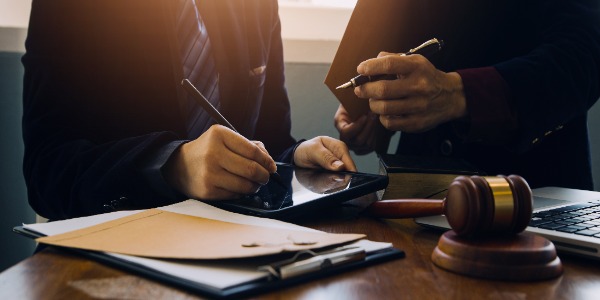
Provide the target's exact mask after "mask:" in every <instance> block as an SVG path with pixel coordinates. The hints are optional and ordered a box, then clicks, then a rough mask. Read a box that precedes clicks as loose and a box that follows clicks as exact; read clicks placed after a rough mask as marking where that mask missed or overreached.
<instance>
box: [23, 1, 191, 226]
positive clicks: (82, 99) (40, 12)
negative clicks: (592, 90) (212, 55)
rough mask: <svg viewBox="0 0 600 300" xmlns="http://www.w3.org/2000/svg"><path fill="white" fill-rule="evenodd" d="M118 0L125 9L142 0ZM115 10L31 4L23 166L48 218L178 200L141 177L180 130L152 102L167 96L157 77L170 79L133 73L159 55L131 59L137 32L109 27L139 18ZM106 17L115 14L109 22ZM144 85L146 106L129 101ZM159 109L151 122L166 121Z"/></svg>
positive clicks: (32, 196)
mask: <svg viewBox="0 0 600 300" xmlns="http://www.w3.org/2000/svg"><path fill="white" fill-rule="evenodd" d="M109 2H110V1H109ZM144 3H146V2H144ZM121 4H122V5H124V7H123V9H124V10H127V9H128V8H133V7H127V6H128V5H132V6H135V5H138V4H142V3H140V1H132V2H131V3H125V2H123V3H121ZM149 6H151V5H146V7H149ZM109 9H110V5H109V4H108V2H96V1H93V3H92V2H86V3H84V2H80V1H66V0H57V1H33V5H32V12H31V18H30V26H29V29H28V30H29V32H28V38H27V42H26V49H27V52H26V54H25V55H24V56H23V59H22V61H23V64H24V67H25V77H24V94H23V101H24V102H23V106H24V111H23V139H24V144H25V156H24V164H23V167H24V175H25V180H26V183H27V189H28V197H29V202H30V205H31V206H32V207H33V209H34V210H35V211H36V212H37V213H38V214H40V215H42V216H44V217H46V218H49V219H64V218H72V217H76V216H83V215H91V214H97V213H102V212H106V211H111V210H114V209H127V208H147V207H154V206H159V205H164V204H168V203H172V202H175V201H177V200H178V199H177V196H176V195H174V194H170V193H169V192H166V193H161V192H160V191H157V190H156V189H155V188H154V187H153V186H152V185H151V184H149V181H148V180H147V178H146V177H145V176H143V175H142V173H143V172H142V169H143V167H142V165H143V162H144V161H147V160H148V159H149V157H150V156H149V155H151V153H156V151H159V149H161V148H163V147H164V146H165V145H168V144H169V143H172V142H173V141H177V140H178V139H179V138H178V136H177V135H176V134H175V133H174V132H175V130H169V129H171V128H172V129H174V128H176V126H173V125H169V124H172V120H175V119H176V118H175V115H174V113H173V112H172V110H169V109H167V108H165V107H162V106H161V104H159V103H160V102H159V101H154V100H155V99H159V98H163V97H167V94H168V93H166V92H165V91H163V90H161V89H160V88H156V89H154V88H155V86H157V85H152V84H151V83H152V82H155V81H156V82H158V81H162V82H164V80H168V79H166V78H167V77H168V76H165V75H164V74H165V72H157V73H156V74H154V73H152V72H145V73H148V74H149V75H150V76H148V77H145V78H144V79H143V80H141V79H140V80H132V78H136V77H132V76H134V74H135V73H132V72H139V70H146V69H147V67H146V68H144V67H143V66H147V63H148V62H149V61H152V60H153V59H154V58H155V57H154V56H151V54H150V53H148V51H146V53H144V52H139V55H137V56H131V53H129V52H128V50H127V47H124V46H123V45H122V44H120V43H119V42H120V41H122V40H125V39H136V38H137V37H131V36H129V37H126V35H127V33H125V32H123V30H121V32H119V31H114V30H112V29H111V26H123V25H124V24H125V23H123V22H130V21H132V20H133V22H136V21H135V20H134V19H135V18H133V17H130V16H126V15H125V14H123V15H119V14H112V16H111V13H110V12H111V11H112V10H109ZM140 13H141V14H143V13H145V12H140ZM105 17H106V18H107V17H110V18H111V19H112V21H110V22H107V23H104V21H108V20H103V19H102V18H105ZM158 21H159V20H158ZM102 24H106V25H102ZM103 27H108V28H106V30H104V29H103ZM155 34H161V33H160V32H155ZM139 38H145V37H139ZM137 42H139V41H137ZM157 47H160V45H158V46H157ZM138 50H139V49H132V51H133V52H138ZM121 54H122V55H121ZM156 67H157V68H158V70H159V71H160V68H161V66H160V65H158V64H157V65H156ZM135 70H137V71H135ZM164 70H168V69H164ZM167 73H168V72H167ZM161 76H165V77H161ZM136 79H137V78H136ZM145 80H148V82H145ZM148 83H150V84H148ZM144 90H148V93H147V94H140V95H138V96H139V97H140V98H142V99H144V100H147V101H146V102H145V103H144V105H143V106H144V108H143V109H140V105H139V103H137V104H136V103H135V101H131V100H132V99H136V92H135V91H138V92H139V91H144ZM152 94H155V95H156V96H157V97H156V98H155V99H153V98H152V97H151V95H152ZM146 96H148V97H146ZM155 112H162V113H163V114H164V115H163V116H162V117H163V118H162V120H166V121H164V122H165V123H164V124H158V123H156V122H158V121H153V119H154V120H158V119H159V118H157V115H156V114H155ZM161 122H162V121H161ZM162 125H166V126H162ZM160 127H163V128H164V130H163V131H161V130H158V128H160ZM167 155H168V154H167Z"/></svg>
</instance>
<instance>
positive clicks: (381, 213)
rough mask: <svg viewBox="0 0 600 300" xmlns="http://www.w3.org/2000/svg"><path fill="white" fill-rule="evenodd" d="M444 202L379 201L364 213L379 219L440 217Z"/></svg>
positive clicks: (425, 200)
mask: <svg viewBox="0 0 600 300" xmlns="http://www.w3.org/2000/svg"><path fill="white" fill-rule="evenodd" d="M445 203H446V200H437V199H435V200H434V199H395V200H381V201H377V202H373V204H371V205H369V206H368V207H367V209H366V210H365V212H366V213H367V214H369V215H371V216H374V217H380V218H392V219H401V218H417V217H426V216H435V215H441V214H443V213H444V205H445Z"/></svg>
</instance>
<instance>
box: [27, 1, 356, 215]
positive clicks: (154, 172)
mask: <svg viewBox="0 0 600 300" xmlns="http://www.w3.org/2000/svg"><path fill="white" fill-rule="evenodd" d="M187 1H188V2H187V3H184V2H185V1H170V0H144V1H141V0H128V1H120V0H103V1H75V0H56V1H43V0H40V1H37V0H34V1H33V4H32V10H31V18H30V26H29V31H28V37H27V41H26V50H27V51H26V54H25V55H24V56H23V59H22V62H23V65H24V67H25V78H24V104H23V105H24V113H23V137H24V142H25V157H24V174H25V179H26V183H27V189H28V194H29V202H30V204H31V206H32V207H33V208H34V210H35V211H36V212H37V213H38V214H40V215H42V216H44V217H46V218H50V219H64V218H70V217H76V216H83V215H91V214H97V213H101V212H105V211H113V210H118V209H128V208H148V207H156V206H160V205H166V204H170V203H174V202H177V201H180V200H183V199H186V198H196V199H203V200H219V199H227V198H236V197H239V196H240V195H243V194H248V193H253V192H255V191H256V190H257V189H258V188H259V187H260V186H261V185H263V184H265V183H266V182H267V181H268V180H269V176H270V174H271V173H273V172H275V171H276V165H275V162H274V159H273V158H275V160H278V161H283V162H289V163H294V164H296V165H299V166H303V167H313V168H315V167H323V168H327V169H331V170H350V171H355V170H356V167H355V165H354V163H353V161H352V159H351V158H350V156H349V152H348V149H347V147H346V146H345V144H344V143H343V142H341V141H339V140H336V139H333V138H329V137H316V138H313V139H310V140H308V141H301V142H296V140H295V139H294V138H293V137H292V136H291V135H290V130H291V124H290V123H291V120H290V106H289V100H288V97H287V93H286V90H285V86H284V73H283V53H282V41H281V36H280V30H281V28H280V26H281V24H280V22H279V16H278V5H277V1H276V0H270V1H265V0H219V1H212V0H196V1H193V0H187ZM190 3H191V4H190ZM186 5H187V6H186ZM190 5H191V8H190ZM190 10H193V13H192V14H191V16H192V17H193V18H192V19H193V21H191V23H190V22H188V23H185V22H183V21H182V22H180V20H183V17H182V16H183V14H184V13H186V12H188V11H190ZM188 15H189V14H188ZM186 20H187V19H186ZM181 24H183V25H181ZM190 25H191V26H190ZM186 26H187V27H186ZM184 27H185V28H184ZM188 27H190V28H193V29H194V30H195V31H197V32H198V34H199V35H198V36H200V35H201V34H204V35H203V38H204V39H205V40H206V41H210V45H211V48H210V51H207V52H206V53H209V57H212V63H213V64H214V65H215V68H216V72H214V69H211V70H207V69H208V68H207V67H204V64H202V63H201V64H200V65H198V66H196V65H192V68H191V72H200V74H201V75H199V76H196V77H198V78H199V80H200V81H202V80H204V81H206V80H209V79H210V80H212V79H218V81H217V82H218V83H217V84H216V89H217V92H218V93H217V95H218V97H217V100H218V104H217V106H218V107H219V110H220V112H221V113H222V114H223V115H224V116H225V118H226V119H228V120H229V121H230V122H231V123H232V125H233V127H234V128H236V129H237V130H238V131H239V133H236V132H235V131H232V130H231V129H229V128H226V127H223V126H220V125H214V122H212V121H206V120H207V118H206V117H204V119H202V120H204V122H205V124H204V126H195V123H192V122H196V121H195V120H199V119H194V116H192V117H188V116H187V114H188V113H189V112H190V111H192V110H191V109H189V107H191V106H189V105H192V106H193V104H190V102H189V99H190V98H189V97H188V95H187V94H186V93H185V91H184V90H183V89H182V87H181V85H180V83H181V81H182V79H183V78H185V77H187V75H186V74H185V72H186V71H185V68H184V67H187V66H188V64H187V62H186V59H187V57H188V56H189V54H185V55H184V52H183V51H182V49H183V48H184V46H182V45H183V42H184V40H191V41H192V42H195V41H197V40H195V39H190V38H189V37H188V36H189V35H191V33H190V32H191V31H189V30H188V29H187V28H188ZM182 28H184V29H185V31H181V30H182ZM196 28H197V30H196ZM205 30H206V31H205ZM182 32H183V33H182ZM206 36H208V38H206ZM198 38H200V37H198ZM205 44H208V42H205ZM196 46H197V45H196ZM196 46H193V47H192V48H193V49H196V48H194V47H196ZM200 46H203V45H200ZM203 49H204V48H203ZM198 51H200V50H198ZM185 53H191V52H185ZM202 53H204V52H202ZM201 56H202V54H201V55H199V57H201ZM199 59H200V58H199ZM202 59H206V57H204V58H202ZM203 61H204V60H203ZM206 61H211V60H210V59H209V60H206ZM203 67H204V69H203ZM188 71H189V70H188ZM211 71H212V72H213V73H215V74H214V75H211V76H208V75H204V74H209V73H210V72H211ZM202 72H209V73H202ZM213 91H214V90H213ZM211 95H213V94H212V93H211ZM212 98H214V97H213V96H211V99H212ZM211 101H212V100H211ZM204 113H205V112H204ZM202 114H203V112H199V113H198V116H200V117H201V116H202ZM200 117H198V118H200ZM206 122H208V123H206ZM259 141H260V142H259ZM267 149H268V151H267Z"/></svg>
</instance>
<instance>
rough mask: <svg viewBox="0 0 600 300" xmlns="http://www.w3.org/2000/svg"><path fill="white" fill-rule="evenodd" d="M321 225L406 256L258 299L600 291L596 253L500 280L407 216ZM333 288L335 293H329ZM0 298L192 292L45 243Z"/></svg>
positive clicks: (581, 295)
mask: <svg viewBox="0 0 600 300" xmlns="http://www.w3.org/2000/svg"><path fill="white" fill-rule="evenodd" d="M302 225H305V226H308V227H313V228H316V229H320V230H323V231H327V232H336V233H349V232H352V233H364V234H366V235H367V237H368V239H370V240H373V241H384V242H391V243H393V244H394V246H395V247H397V248H400V249H402V250H404V251H405V252H406V257H405V258H403V259H398V260H394V261H390V262H385V263H382V264H378V265H375V266H371V267H367V268H361V269H357V270H354V271H349V272H345V273H341V274H338V275H334V276H330V277H326V278H323V279H320V280H318V281H312V282H308V283H303V284H299V285H296V286H293V287H290V288H286V289H282V290H278V291H274V292H271V293H268V294H264V295H260V298H261V299H299V298H300V299H334V298H335V299H395V298H398V297H401V298H409V299H441V298H443V299H468V298H486V299H591V298H594V297H598V295H600V261H591V260H586V259H581V258H577V257H569V256H564V255H561V259H562V261H563V264H564V267H565V271H564V274H563V275H562V276H561V277H559V278H556V279H553V280H547V281H540V282H526V283H518V282H502V281H491V280H482V279H475V278H470V277H465V276H461V275H456V274H453V273H449V272H447V271H444V270H442V269H439V268H437V267H436V266H434V265H433V264H432V263H431V259H430V256H431V253H432V251H433V249H434V248H435V246H436V244H437V240H438V238H439V236H440V232H438V231H433V230H430V229H425V228H422V227H420V226H418V225H416V224H415V223H414V222H413V221H412V220H394V221H387V220H377V219H372V218H368V217H358V218H356V217H352V218H348V217H346V218H334V220H319V221H310V222H306V223H303V224H302ZM334 296H335V297H334ZM0 298H1V299H85V298H105V299H108V298H110V299H115V298H128V299H156V298H166V299H197V296H195V295H194V294H191V293H187V292H186V291H184V290H180V289H177V288H173V287H170V286H166V285H163V284H161V283H158V282H154V281H152V280H149V279H145V278H142V277H139V276H135V275H133V274H130V273H127V272H123V271H121V270H119V269H115V268H112V267H109V266H105V265H102V264H100V263H97V262H95V261H91V260H88V259H85V258H81V257H78V256H74V255H72V254H69V253H66V252H64V251H61V250H58V249H51V248H49V249H46V250H44V251H42V252H40V253H38V254H36V255H33V256H32V257H30V258H28V259H26V260H24V261H22V262H20V263H19V264H17V265H15V266H13V267H12V268H10V269H8V270H6V271H4V272H3V273H1V274H0Z"/></svg>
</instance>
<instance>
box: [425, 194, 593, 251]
mask: <svg viewBox="0 0 600 300" xmlns="http://www.w3.org/2000/svg"><path fill="white" fill-rule="evenodd" d="M532 192H533V215H532V219H531V222H530V223H529V226H528V227H527V228H526V229H525V231H527V232H531V233H536V234H539V235H541V236H543V237H545V238H547V239H549V240H550V241H552V242H553V243H554V246H555V247H556V250H557V251H558V252H559V253H570V254H575V255H578V256H585V257H589V258H594V259H600V192H594V191H584V190H576V189H567V188H559V187H544V188H538V189H533V190H532ZM415 222H416V223H417V224H420V225H422V226H426V227H432V228H436V229H450V225H448V222H447V221H446V217H444V216H431V217H421V218H416V219H415Z"/></svg>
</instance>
